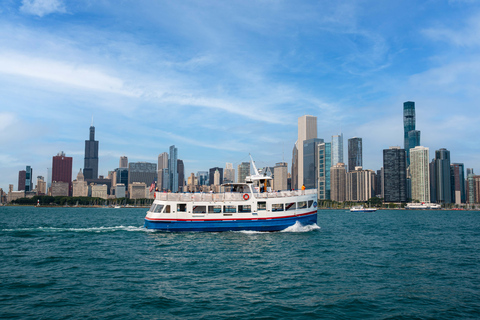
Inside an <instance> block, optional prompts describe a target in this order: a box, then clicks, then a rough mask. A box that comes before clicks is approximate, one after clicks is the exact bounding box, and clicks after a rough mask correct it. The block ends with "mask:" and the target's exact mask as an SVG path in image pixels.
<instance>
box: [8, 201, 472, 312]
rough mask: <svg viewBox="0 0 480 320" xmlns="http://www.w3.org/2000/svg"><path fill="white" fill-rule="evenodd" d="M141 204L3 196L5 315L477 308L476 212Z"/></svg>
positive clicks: (437, 310)
mask: <svg viewBox="0 0 480 320" xmlns="http://www.w3.org/2000/svg"><path fill="white" fill-rule="evenodd" d="M144 216H145V209H86V208H30V207H0V281H1V284H0V318H2V319H9V318H12V319H78V318H84V319H132V318H138V319H178V318H180V319H228V318H242V319H292V318H295V319H317V318H327V319H328V318H331V319H359V318H362V319H452V318H470V319H472V318H480V250H479V249H480V228H479V227H480V212H466V211H457V212H455V211H434V212H433V211H432V212H428V211H427V212H425V211H387V210H382V211H377V212H376V213H356V214H353V213H350V212H343V211H319V216H318V226H319V228H315V227H298V226H296V227H294V228H291V230H287V231H286V232H275V233H255V232H225V233H177V234H175V233H155V232H149V231H146V230H145V229H143V228H142V226H143V218H144Z"/></svg>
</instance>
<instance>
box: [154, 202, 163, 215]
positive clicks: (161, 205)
mask: <svg viewBox="0 0 480 320" xmlns="http://www.w3.org/2000/svg"><path fill="white" fill-rule="evenodd" d="M162 210H163V204H157V205H156V206H155V209H153V212H155V213H160V212H162Z"/></svg>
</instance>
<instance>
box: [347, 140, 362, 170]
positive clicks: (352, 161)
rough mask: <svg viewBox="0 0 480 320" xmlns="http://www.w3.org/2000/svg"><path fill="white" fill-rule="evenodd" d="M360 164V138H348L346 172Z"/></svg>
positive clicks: (360, 165)
mask: <svg viewBox="0 0 480 320" xmlns="http://www.w3.org/2000/svg"><path fill="white" fill-rule="evenodd" d="M362 166H363V164H362V138H356V137H355V138H351V139H348V172H352V171H355V167H362Z"/></svg>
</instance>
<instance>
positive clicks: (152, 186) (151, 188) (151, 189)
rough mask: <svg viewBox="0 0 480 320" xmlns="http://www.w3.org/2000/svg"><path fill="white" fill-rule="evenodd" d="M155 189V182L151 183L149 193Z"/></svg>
mask: <svg viewBox="0 0 480 320" xmlns="http://www.w3.org/2000/svg"><path fill="white" fill-rule="evenodd" d="M154 189H155V181H153V182H152V185H151V186H150V192H152V191H153V190H154Z"/></svg>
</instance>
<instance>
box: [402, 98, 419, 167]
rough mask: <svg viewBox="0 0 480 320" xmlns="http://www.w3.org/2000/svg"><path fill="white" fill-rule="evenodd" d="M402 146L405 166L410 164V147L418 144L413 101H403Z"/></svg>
mask: <svg viewBox="0 0 480 320" xmlns="http://www.w3.org/2000/svg"><path fill="white" fill-rule="evenodd" d="M403 129H404V131H403V132H404V136H403V137H404V146H403V147H404V148H405V151H406V152H407V167H408V166H410V149H412V148H415V147H417V146H419V145H420V131H418V130H415V102H413V101H407V102H404V103H403Z"/></svg>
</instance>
